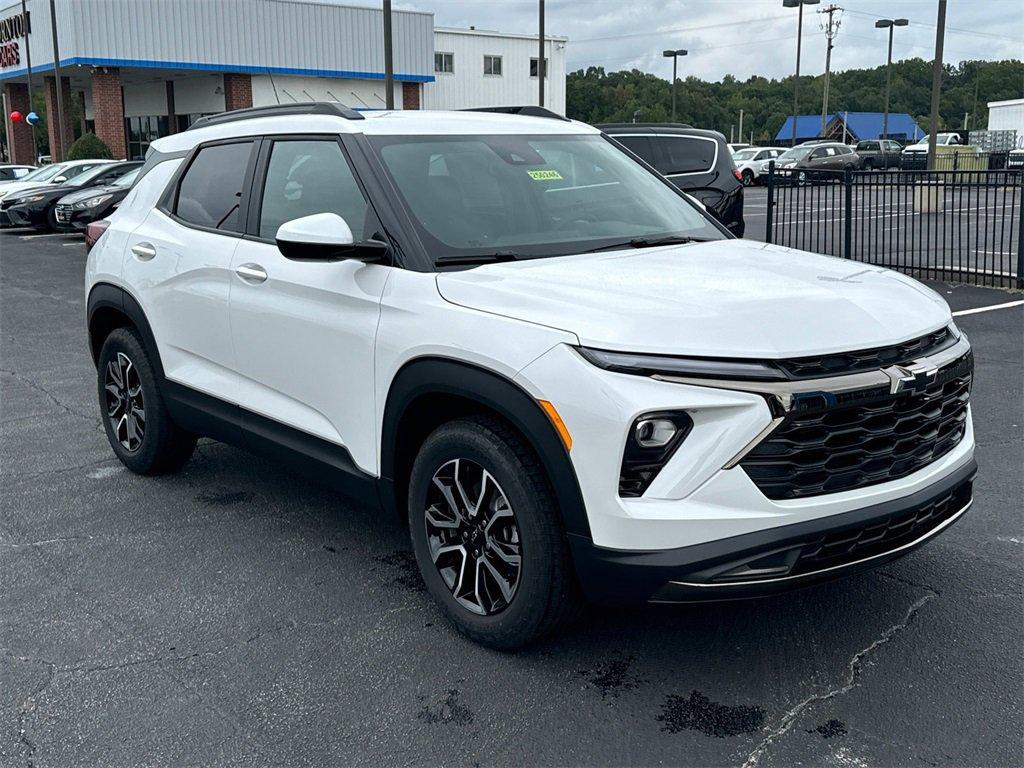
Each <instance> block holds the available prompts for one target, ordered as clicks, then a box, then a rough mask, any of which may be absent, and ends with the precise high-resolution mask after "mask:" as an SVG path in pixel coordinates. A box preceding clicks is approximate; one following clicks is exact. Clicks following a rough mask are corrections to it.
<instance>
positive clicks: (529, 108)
mask: <svg viewBox="0 0 1024 768" xmlns="http://www.w3.org/2000/svg"><path fill="white" fill-rule="evenodd" d="M462 111H463V112H499V113H501V114H503V115H526V116H528V117H550V118H552V119H553V120H564V121H565V122H567V123H571V122H572V121H571V120H570V119H569V118H568V117H566V116H565V115H560V114H558V113H557V112H552V111H551V110H550V109H547V108H546V107H537V106H534V105H533V104H523V105H521V106H517V107H470V108H469V109H464V110H462Z"/></svg>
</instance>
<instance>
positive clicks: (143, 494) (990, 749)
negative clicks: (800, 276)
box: [0, 232, 1024, 767]
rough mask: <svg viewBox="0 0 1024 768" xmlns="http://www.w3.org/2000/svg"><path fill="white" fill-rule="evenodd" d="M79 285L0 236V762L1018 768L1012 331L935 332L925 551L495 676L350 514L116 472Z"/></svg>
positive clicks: (1021, 691) (1018, 399) (339, 507)
mask: <svg viewBox="0 0 1024 768" xmlns="http://www.w3.org/2000/svg"><path fill="white" fill-rule="evenodd" d="M84 264H85V253H84V247H83V246H82V244H81V241H80V240H78V239H72V238H65V237H62V236H47V237H38V238H35V237H30V236H26V233H19V232H4V233H0V334H2V336H0V338H2V341H0V486H2V493H0V584H2V585H3V586H2V588H0V765H4V766H24V765H31V766H70V765H104V766H121V765H143V764H145V765H167V766H183V765H290V766H293V765H392V764H395V765H409V764H431V765H453V766H461V765H522V764H527V765H692V766H718V765H735V766H751V767H752V766H791V765H834V766H854V767H861V766H879V765H883V766H892V765H901V766H904V765H905V766H917V765H943V766H946V765H983V766H1006V765H1019V764H1021V761H1022V754H1021V734H1022V732H1024V660H1022V654H1021V648H1022V647H1024V613H1022V605H1024V602H1022V596H1024V557H1022V555H1024V512H1022V511H1024V492H1022V483H1021V468H1022V466H1024V405H1022V404H1024V392H1022V385H1024V333H1022V329H1024V307H1022V306H1016V307H1011V308H1005V309H998V310H994V311H983V312H975V313H971V314H965V315H962V316H960V317H958V318H957V322H958V324H959V325H960V326H961V327H962V328H963V329H965V330H966V332H967V333H968V334H969V335H970V337H971V339H972V342H973V344H974V347H975V352H976V361H977V375H976V383H975V387H974V395H973V403H974V405H973V411H974V419H975V431H976V434H977V439H978V460H979V463H980V465H981V472H980V475H979V477H978V480H977V484H976V503H975V505H974V507H973V509H972V511H971V512H970V513H969V514H968V515H967V516H966V517H965V518H964V519H963V520H962V521H960V522H959V523H958V524H957V525H955V526H954V527H953V528H951V529H950V530H949V531H947V532H945V533H944V534H943V535H942V536H940V537H939V538H938V539H937V540H936V541H934V542H932V543H930V544H929V545H928V546H926V547H924V548H923V549H921V550H919V551H917V552H915V553H914V554H912V555H910V556H908V557H907V558H904V559H903V560H900V561H897V562H896V563H893V564H890V565H888V566H886V567H884V568H883V569H882V570H880V571H875V572H872V573H869V574H864V575H860V576H855V577H851V578H849V579H846V580H843V581H838V582H833V583H829V584H825V585H821V586H817V587H814V588H810V589H807V590H804V591H800V592H795V593H791V594H788V595H784V596H779V597H774V598H770V599H765V600H759V601H752V602H738V603H728V604H721V605H704V606H686V607H635V608H616V609H608V608H595V609H592V610H590V611H588V613H587V614H586V615H585V616H584V617H583V619H582V620H581V621H580V622H579V624H578V625H577V626H576V627H575V628H574V629H573V630H572V631H570V632H569V633H567V634H565V635H564V636H562V637H559V638H557V639H555V640H553V641H551V642H549V643H547V644H546V645H543V646H541V647H538V648H536V649H534V650H531V651H529V652H523V653H519V654H516V655H504V654H500V653H496V652H492V651H488V650H485V649H482V648H480V647H478V646H475V645H473V644H472V643H469V642H468V641H465V640H463V639H462V638H461V637H460V636H458V635H457V634H455V633H454V632H453V631H451V630H450V629H449V628H448V626H447V625H446V624H445V623H444V621H443V619H442V618H441V616H440V615H439V613H438V611H437V610H435V608H434V606H433V604H432V603H431V602H430V600H429V599H428V597H427V595H426V593H425V592H424V591H422V589H421V587H420V585H419V577H418V574H417V572H416V569H415V564H414V562H413V560H412V556H411V554H410V552H409V545H408V542H407V539H406V536H405V534H404V532H403V530H402V528H401V527H400V526H399V525H398V524H397V523H396V522H394V521H392V520H390V519H383V518H382V517H381V516H380V515H379V514H378V513H376V512H375V511H373V510H369V509H365V508H360V507H353V506H352V505H350V504H348V503H346V502H345V501H343V500H342V499H340V498H338V497H337V496H335V495H334V494H333V492H332V491H330V490H329V489H327V488H323V487H319V486H317V485H315V484H313V483H311V482H310V481H308V480H306V479H304V478H302V477H299V476H297V475H295V474H292V473H290V472H288V471H287V470H284V469H282V468H280V467H278V466H276V465H275V464H274V463H273V462H270V461H267V460H264V459H260V458H254V457H252V456H250V455H248V454H245V453H242V452H240V451H238V450H236V449H234V448H230V447H227V446H224V445H221V444H217V443H212V442H207V441H204V442H203V443H202V444H201V445H200V447H199V450H198V451H197V454H196V456H195V457H194V459H193V460H192V461H191V462H190V463H189V464H188V465H187V467H186V468H185V470H184V471H183V472H182V473H180V474H178V475H173V476H168V477H161V478H142V477H137V476H134V475H132V474H130V473H129V472H127V471H125V470H124V469H123V468H122V467H121V465H120V464H119V463H118V462H117V461H116V460H115V459H114V457H113V454H112V453H111V451H110V449H109V447H108V446H107V443H106V439H105V437H104V434H103V431H102V428H101V425H100V421H99V413H98V407H97V404H96V390H95V383H94V381H95V379H94V376H95V372H94V369H93V367H92V363H91V360H90V358H89V355H88V352H87V349H86V340H85V334H84V313H85V303H84V297H83V290H82V285H83V270H84ZM933 285H934V287H936V288H937V289H938V290H940V291H941V292H942V293H943V294H944V295H945V296H946V297H947V299H948V300H949V301H950V303H951V305H952V306H953V308H954V310H974V309H979V308H984V307H988V306H992V305H997V304H1002V303H1006V302H1011V301H1014V300H1019V299H1021V298H1022V296H1021V294H1019V293H1016V294H1015V293H1008V292H1002V291H996V290H991V289H980V288H967V287H952V286H947V285H944V284H933Z"/></svg>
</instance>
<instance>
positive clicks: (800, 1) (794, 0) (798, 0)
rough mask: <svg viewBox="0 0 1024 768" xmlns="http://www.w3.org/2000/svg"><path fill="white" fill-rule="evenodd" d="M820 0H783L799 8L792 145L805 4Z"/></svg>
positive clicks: (794, 138)
mask: <svg viewBox="0 0 1024 768" xmlns="http://www.w3.org/2000/svg"><path fill="white" fill-rule="evenodd" d="M818 1H819V0H782V6H783V7H784V8H797V9H798V10H799V13H798V14H797V23H796V77H794V78H793V140H792V145H793V146H794V147H795V146H796V116H797V112H798V111H799V109H800V100H799V95H800V42H801V40H803V35H804V6H805V5H816V4H817V3H818Z"/></svg>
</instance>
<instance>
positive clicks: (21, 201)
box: [10, 195, 46, 205]
mask: <svg viewBox="0 0 1024 768" xmlns="http://www.w3.org/2000/svg"><path fill="white" fill-rule="evenodd" d="M45 198H46V195H29V196H28V197H16V198H14V199H13V200H11V201H10V202H11V205H24V204H25V203H38V202H39V201H40V200H43V199H45Z"/></svg>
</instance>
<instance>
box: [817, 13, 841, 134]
mask: <svg viewBox="0 0 1024 768" xmlns="http://www.w3.org/2000/svg"><path fill="white" fill-rule="evenodd" d="M818 13H825V14H828V22H826V23H823V24H822V25H821V28H822V29H823V30H824V31H825V41H826V45H825V91H824V93H823V94H822V99H821V135H822V136H824V135H825V128H826V126H827V124H828V86H829V77H830V75H831V73H832V47H833V45H832V41H833V40H835V38H836V35H838V34H839V25H840V24H841V23H842V21H841V19H842V15H843V9H842V8H840V7H839V6H838V5H835V4H832V5H830V6H828V8H822V9H821V10H820V11H818ZM836 13H838V14H839V17H836V16H835V14H836Z"/></svg>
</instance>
